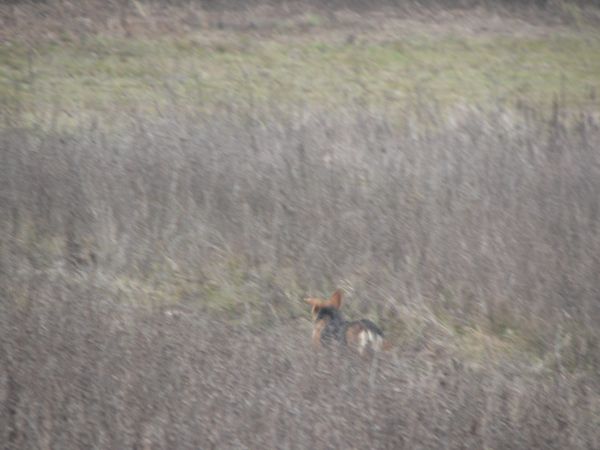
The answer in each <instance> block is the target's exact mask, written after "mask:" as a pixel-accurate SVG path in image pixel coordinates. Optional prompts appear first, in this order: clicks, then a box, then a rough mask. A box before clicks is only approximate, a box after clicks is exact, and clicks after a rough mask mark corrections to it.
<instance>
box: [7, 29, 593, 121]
mask: <svg viewBox="0 0 600 450" xmlns="http://www.w3.org/2000/svg"><path fill="white" fill-rule="evenodd" d="M599 89H600V37H599V36H597V35H594V34H575V33H572V34H568V35H566V34H565V35H555V36H552V37H546V38H542V37H535V38H533V37H506V36H471V37H468V36H443V37H442V36H440V37H431V36H418V35H414V36H410V37H404V38H402V39H397V40H389V41H385V42H375V41H365V42H363V41H359V42H358V43H356V44H346V43H345V42H344V41H343V40H341V39H338V40H337V41H336V40H334V39H333V38H331V37H329V38H316V37H315V38H310V39H307V38H306V37H305V38H304V39H302V40H300V39H296V40H294V39H290V40H286V41H284V40H283V39H281V38H268V39H267V38H250V37H249V36H245V35H237V34H231V35H227V36H226V37H223V36H221V37H220V38H219V39H216V38H215V37H214V36H213V39H212V40H211V39H207V38H206V37H202V36H196V35H188V36H184V37H173V36H169V37H164V38H159V39H124V38H107V37H86V38H85V39H81V40H79V41H72V40H71V41H67V42H59V43H57V42H54V43H46V44H41V45H38V46H37V47H35V48H27V47H25V45H20V44H18V43H14V42H13V43H10V44H6V45H4V46H2V47H0V102H1V103H2V104H3V105H4V107H5V109H8V108H10V107H11V106H14V105H16V104H18V105H19V108H20V109H21V110H23V111H25V112H26V113H30V114H32V116H33V117H30V120H34V121H35V115H36V114H37V115H40V114H41V113H43V112H44V111H48V110H50V109H51V108H53V107H55V106H56V104H57V103H58V104H59V105H60V109H61V110H66V111H77V112H80V113H81V112H90V113H100V114H103V113H106V114H107V115H108V114H110V113H111V112H113V111H115V109H117V110H128V109H129V108H135V110H136V111H143V112H149V113H152V112H153V111H155V110H156V109H157V108H160V107H161V106H164V105H170V104H173V103H176V104H185V105H194V106H198V105H200V106H201V107H207V108H210V107H211V106H213V105H215V104H219V103H223V102H231V101H235V102H239V103H249V104H252V105H255V104H261V103H265V104H268V103H277V104H282V103H283V104H286V103H289V104H306V103H308V104H313V103H314V104H316V105H318V106H320V107H335V106H339V105H343V104H347V103H348V102H352V101H363V102H367V103H369V104H380V103H386V104H387V105H388V106H389V104H390V103H391V104H392V106H393V105H394V104H397V105H403V104H405V103H406V101H410V99H411V98H414V96H415V94H418V95H420V96H422V97H423V98H428V97H431V98H434V99H435V100H436V101H438V102H439V103H440V105H441V106H442V107H444V106H452V105H454V104H456V103H464V102H467V103H478V104H480V105H483V106H485V105H486V104H488V103H489V104H491V103H496V102H497V101H498V100H499V99H500V100H502V101H508V102H510V101H516V100H523V101H525V102H527V103H531V104H542V105H546V104H548V103H549V102H550V101H551V99H552V97H553V96H554V95H556V94H559V95H561V96H562V97H563V98H564V100H565V102H566V103H567V105H568V106H577V105H581V104H586V103H590V102H591V101H593V100H591V98H592V95H591V94H590V93H592V92H595V91H598V90H599ZM594 106H596V105H594Z"/></svg>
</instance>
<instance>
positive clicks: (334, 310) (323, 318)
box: [306, 289, 391, 354]
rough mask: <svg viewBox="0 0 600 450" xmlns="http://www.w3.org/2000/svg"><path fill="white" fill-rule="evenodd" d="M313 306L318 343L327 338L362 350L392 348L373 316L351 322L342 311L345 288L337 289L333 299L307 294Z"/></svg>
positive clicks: (318, 345) (315, 343)
mask: <svg viewBox="0 0 600 450" xmlns="http://www.w3.org/2000/svg"><path fill="white" fill-rule="evenodd" d="M306 302H307V303H308V304H310V305H311V306H312V308H311V314H312V318H313V322H314V327H313V334H312V340H313V344H314V345H315V347H321V346H322V345H323V344H324V343H326V342H330V341H333V342H337V343H340V344H343V345H346V346H349V347H350V348H352V349H354V350H356V351H358V353H360V354H362V353H363V352H364V351H365V350H366V349H370V350H389V349H390V348H391V344H390V343H389V341H387V340H385V339H384V337H383V332H382V331H381V330H380V329H379V328H378V327H377V326H376V325H375V324H374V323H373V322H371V321H369V320H365V319H363V320H357V321H353V322H348V321H346V320H344V319H343V318H342V316H341V313H339V309H340V307H341V305H342V291H341V290H340V289H338V290H336V291H335V292H334V293H333V294H332V296H331V297H330V298H329V299H327V300H326V299H322V298H314V297H312V298H307V299H306Z"/></svg>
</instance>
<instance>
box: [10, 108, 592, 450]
mask: <svg viewBox="0 0 600 450" xmlns="http://www.w3.org/2000/svg"><path fill="white" fill-rule="evenodd" d="M417 111H418V114H417V116H418V117H420V119H416V118H413V117H412V115H410V114H407V116H406V117H405V118H404V120H403V122H402V123H404V124H405V127H404V128H402V129H398V128H395V127H394V126H392V125H391V124H389V123H388V122H387V121H386V119H385V117H384V116H382V115H379V114H377V113H376V112H373V111H371V112H368V111H366V110H365V109H364V108H357V109H348V110H346V111H345V112H342V111H338V112H337V114H336V115H334V114H331V113H328V114H324V113H321V112H318V111H308V110H298V111H295V112H292V113H291V112H289V111H287V112H283V111H278V110H277V109H276V108H274V109H272V110H270V111H263V112H258V111H254V113H253V114H252V115H247V114H246V113H244V112H242V110H231V109H230V110H226V111H222V112H220V113H219V112H217V111H213V114H211V115H210V116H208V115H203V114H202V113H198V114H197V115H193V116H188V115H185V114H179V113H177V112H175V111H171V112H169V113H168V114H167V112H166V111H165V114H164V117H165V118H164V119H163V120H160V121H152V122H150V121H149V120H148V119H143V118H138V119H137V121H136V122H135V124H134V125H133V126H132V127H131V128H127V130H126V131H123V130H121V132H120V133H119V134H118V135H111V134H110V133H108V132H106V131H103V130H101V129H100V128H94V127H93V124H89V125H84V124H82V125H81V128H80V129H78V130H77V132H75V133H74V134H70V135H67V134H60V133H58V132H55V134H52V133H43V132H38V133H36V132H33V131H32V130H28V129H5V130H3V131H2V135H1V137H0V140H1V145H2V148H3V149H5V150H4V151H3V152H2V154H1V155H2V156H1V158H2V160H1V164H2V167H3V168H5V170H4V172H3V177H2V186H1V192H2V197H1V198H2V204H1V207H2V211H3V212H4V213H3V214H2V229H3V233H2V240H1V242H0V245H1V248H2V252H1V255H2V256H1V258H0V264H1V266H0V267H1V268H2V270H1V271H0V273H2V281H1V283H0V286H1V287H2V298H3V299H4V301H3V302H2V304H1V305H2V306H1V307H2V311H0V317H1V319H0V320H2V322H1V323H0V331H1V335H0V339H1V343H2V354H1V358H2V364H1V365H0V367H2V371H1V372H0V373H1V377H0V381H1V383H0V386H1V388H0V395H1V398H2V399H3V401H2V403H3V404H4V405H5V408H4V409H3V410H2V415H1V416H0V421H1V423H2V425H1V426H0V429H2V430H4V431H3V432H4V435H3V436H2V440H4V441H5V442H9V443H11V444H10V445H11V446H12V447H14V448H56V447H60V448H74V447H81V446H84V447H89V446H95V447H100V448H106V447H109V448H125V447H143V446H144V445H146V444H145V443H147V444H148V445H150V443H151V444H152V446H154V447H156V448H198V447H201V448H205V447H209V446H211V445H214V446H217V447H238V446H249V447H262V446H267V447H294V448H296V447H300V448H306V447H311V448H328V447H332V446H334V447H348V446H351V447H352V446H361V447H365V446H366V447H386V448H387V447H405V448H416V447H423V448H436V447H439V446H440V445H442V444H443V445H447V446H448V447H451V448H459V447H461V448H462V447H488V448H499V447H503V448H523V447H529V448H565V447H570V448H586V447H587V448H589V447H592V448H593V447H596V446H597V444H598V439H600V436H599V435H598V430H599V429H600V428H599V427H598V420H599V418H600V411H599V407H600V406H599V405H600V394H599V389H600V386H599V384H598V378H597V373H598V370H599V364H600V360H599V359H598V343H599V335H598V328H597V326H596V324H597V323H598V318H599V312H600V311H599V309H598V301H597V298H598V292H599V285H598V277H597V273H598V269H599V267H598V259H597V255H598V254H600V248H599V247H600V237H599V235H598V232H599V231H598V227H597V223H598V220H597V214H598V198H600V182H599V180H600V174H599V173H598V171H599V170H600V161H599V160H598V153H597V152H596V151H595V149H596V148H598V145H600V128H599V126H598V123H597V121H596V119H594V118H593V115H585V114H584V115H582V116H581V117H579V118H577V119H574V118H573V119H571V120H570V122H569V123H567V122H566V121H565V119H563V118H562V116H561V113H560V110H557V111H556V112H555V113H554V115H548V116H544V115H543V114H540V113H534V112H531V111H529V112H524V113H521V115H515V113H504V112H501V111H497V112H496V113H481V112H477V111H472V112H468V113H463V114H462V115H458V114H457V115H456V116H455V117H454V121H453V123H448V122H446V121H444V120H441V118H439V117H437V116H436V113H435V112H433V111H431V110H428V109H427V108H425V107H423V108H421V109H418V110H417ZM413 119H414V120H413ZM417 124H418V125H417ZM334 286H342V287H344V288H345V289H346V290H347V291H348V293H349V299H348V301H347V302H346V305H345V309H346V312H347V313H348V314H349V315H350V316H351V317H356V316H358V315H361V316H363V315H366V316H367V317H371V318H373V319H374V320H376V321H378V322H379V323H381V324H383V326H384V328H385V329H386V330H387V331H388V335H389V336H390V337H391V338H392V340H393V341H394V342H395V343H396V347H395V350H394V351H393V352H392V353H390V354H388V355H386V356H382V357H381V358H379V359H377V360H376V361H375V363H374V364H375V365H372V366H371V365H369V364H365V363H364V362H360V361H355V360H354V359H352V358H349V359H346V356H341V357H338V356H332V358H333V359H330V358H329V356H315V355H313V354H312V353H311V351H310V348H309V342H310V325H309V322H308V317H309V312H308V310H306V308H305V306H304V305H303V304H302V301H301V297H302V296H304V295H307V294H315V293H320V294H324V293H326V292H328V291H330V290H331V289H332V287H334ZM169 305H176V306H177V307H179V308H183V310H184V311H185V312H184V313H182V315H180V316H178V317H179V319H177V318H173V317H171V316H167V315H165V314H164V308H165V307H169ZM152 446H150V447H152Z"/></svg>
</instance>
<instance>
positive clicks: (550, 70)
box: [0, 24, 600, 353]
mask: <svg viewBox="0 0 600 450" xmlns="http://www.w3.org/2000/svg"><path fill="white" fill-rule="evenodd" d="M321 25H322V24H316V25H314V26H313V28H312V32H314V33H312V35H308V34H304V35H299V34H296V35H293V34H292V35H289V36H285V33H274V34H271V35H269V36H257V35H252V34H246V33H239V32H228V31H224V32H223V31H218V30H208V31H206V32H203V33H186V34H182V35H181V34H180V35H177V36H175V35H167V36H163V37H155V38H147V37H144V38H141V37H137V38H120V37H115V36H91V35H89V36H85V37H84V38H82V39H80V40H74V39H69V38H67V37H66V36H65V37H64V38H63V39H62V40H58V41H54V42H41V41H40V42H38V43H37V44H35V45H34V46H33V47H29V46H27V45H26V44H25V43H23V42H18V41H13V42H10V43H5V44H4V45H3V46H1V47H0V104H2V105H4V107H5V108H7V109H10V108H11V107H14V106H15V105H20V106H21V107H24V108H23V110H24V111H25V114H26V115H25V117H26V120H27V121H28V122H29V123H36V122H38V121H43V119H44V118H45V117H46V116H49V115H50V114H51V112H52V111H53V110H54V108H55V106H56V104H59V105H60V109H61V110H63V111H66V112H67V115H66V116H65V117H67V119H66V120H67V122H68V121H69V120H70V119H69V118H71V117H74V116H75V117H77V116H79V115H80V114H81V113H82V112H87V113H97V114H99V116H100V117H102V118H103V119H105V122H107V123H110V120H111V117H113V116H112V114H113V113H114V112H117V111H118V112H123V111H127V110H133V111H136V112H140V111H142V112H146V113H150V114H152V113H153V111H155V110H156V108H157V107H158V108H160V106H161V105H163V104H168V103H170V102H172V101H173V100H174V98H176V99H177V101H178V103H179V104H184V105H185V104H189V105H190V106H191V107H197V106H198V105H204V107H206V108H207V109H210V108H211V107H212V106H213V105H215V104H216V103H218V102H221V101H228V100H232V99H234V100H235V101H236V102H237V103H240V102H241V103H243V102H252V103H254V102H256V103H259V104H260V103H262V102H265V103H269V102H278V103H279V102H289V103H290V104H298V103H303V102H309V103H312V104H314V105H319V106H331V107H335V106H339V105H344V104H348V103H351V102H353V101H356V100H363V101H366V102H369V103H375V104H382V103H386V104H387V105H388V106H389V105H390V104H392V105H399V106H401V105H402V104H403V102H404V101H406V100H409V99H410V98H411V97H413V96H415V95H417V94H419V95H425V96H431V97H432V98H434V99H436V100H437V101H439V102H440V103H441V104H442V105H443V106H452V105H455V104H459V103H463V102H466V103H473V102H476V103H480V104H482V105H486V104H497V103H498V101H499V100H500V101H504V100H506V101H508V102H514V101H516V100H517V99H522V100H524V101H526V102H528V103H532V104H541V106H545V105H546V104H547V103H549V102H550V101H551V100H552V97H553V96H554V95H557V94H560V95H564V100H565V103H566V104H567V105H570V106H580V105H584V104H586V105H587V104H588V103H590V102H591V103H592V106H594V107H595V106H596V105H594V104H593V100H592V95H591V92H594V91H598V90H599V89H600V35H598V34H597V33H596V34H595V33H592V32H590V31H581V32H577V31H573V30H570V31H569V30H561V31H560V32H557V33H547V34H545V35H536V34H532V35H527V34H525V35H523V34H521V35H518V36H509V35H507V34H504V33H498V34H493V33H489V34H486V33H482V34H469V33H460V32H457V31H456V30H454V31H448V32H446V33H434V34H427V33H425V32H419V31H417V30H414V29H413V30H411V31H410V32H408V33H404V34H403V35H402V36H401V37H400V36H398V37H396V38H391V37H389V36H387V37H386V38H385V39H381V38H380V37H378V36H377V33H374V32H372V33H365V34H364V35H361V36H358V37H356V38H355V39H353V40H352V42H350V40H349V39H347V38H348V35H347V32H346V31H339V30H338V31H334V32H332V33H325V32H318V31H323V30H319V28H320V27H321ZM114 117H117V115H115V116H114ZM117 119H118V117H117ZM220 269H223V273H225V275H222V277H224V278H226V279H225V280H219V279H218V277H217V279H215V280H210V282H208V283H206V286H204V285H203V286H197V285H195V284H194V283H188V282H187V281H185V280H177V277H175V276H174V277H172V278H171V279H168V280H167V281H166V282H164V283H159V284H158V285H157V284H155V283H153V287H152V288H150V287H145V285H144V284H143V283H144V281H142V280H134V279H129V278H124V279H122V280H118V283H117V285H118V286H119V287H118V290H119V291H120V292H121V294H122V295H123V296H125V297H130V296H131V297H135V298H137V299H141V300H143V299H145V298H147V299H148V300H149V301H150V302H153V301H155V300H156V298H171V299H172V298H175V299H181V298H186V297H187V296H189V295H192V296H193V295H197V294H198V292H202V293H203V298H204V299H207V304H208V307H210V308H213V307H214V308H216V309H224V310H226V311H230V310H235V309H237V308H239V306H240V305H239V303H238V302H237V301H236V300H235V299H236V297H237V293H235V292H230V291H229V290H228V288H227V286H234V290H235V289H237V288H239V289H240V290H244V292H245V293H247V292H248V289H247V288H246V287H244V286H243V283H237V282H236V281H235V279H236V275H235V273H234V272H235V271H232V270H226V269H227V268H225V267H223V268H220ZM217 272H218V270H217ZM167 278H168V277H167ZM140 283H142V284H140ZM281 288H282V289H288V288H290V286H281ZM293 290H294V291H296V289H295V288H294V289H293ZM294 294H298V295H300V294H301V293H300V292H299V290H298V292H294ZM294 312H295V313H299V312H300V311H294ZM437 320H439V321H440V323H443V322H444V320H443V317H438V318H437ZM388 328H389V327H388ZM417 328H418V327H417ZM413 331H414V332H415V333H418V330H413ZM454 331H456V330H453V332H454ZM459 331H460V332H459ZM459 331H456V336H457V338H458V339H460V340H462V341H465V342H464V344H465V345H463V347H464V348H465V349H466V350H465V351H468V352H471V351H472V352H473V353H479V352H481V351H482V349H483V348H487V347H488V346H491V347H494V348H496V347H498V348H500V347H504V346H505V345H506V343H507V342H508V343H509V344H515V343H516V344H518V345H517V346H518V347H521V348H523V347H526V346H525V345H524V344H523V342H522V341H523V340H522V339H521V337H520V336H501V340H500V341H497V340H494V339H496V337H494V336H492V337H490V339H489V340H486V339H482V337H481V335H480V330H471V329H468V330H466V331H464V330H462V331H461V330H459ZM397 334H400V331H398V332H397Z"/></svg>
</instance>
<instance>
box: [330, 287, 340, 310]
mask: <svg viewBox="0 0 600 450" xmlns="http://www.w3.org/2000/svg"><path fill="white" fill-rule="evenodd" d="M329 304H330V305H331V307H332V308H335V309H340V306H342V290H341V289H338V290H337V291H335V292H334V293H333V295H332V296H331V298H330V299H329Z"/></svg>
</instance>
